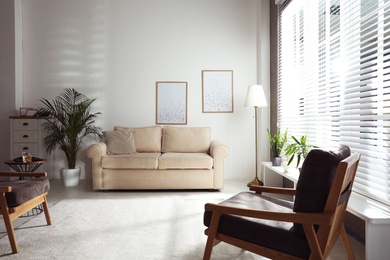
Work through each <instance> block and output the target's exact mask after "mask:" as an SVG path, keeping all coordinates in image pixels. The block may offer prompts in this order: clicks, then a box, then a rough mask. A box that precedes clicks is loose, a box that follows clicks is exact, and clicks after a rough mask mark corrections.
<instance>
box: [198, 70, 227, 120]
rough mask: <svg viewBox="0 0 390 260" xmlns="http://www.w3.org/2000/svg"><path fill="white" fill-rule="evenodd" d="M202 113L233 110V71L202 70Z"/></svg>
mask: <svg viewBox="0 0 390 260" xmlns="http://www.w3.org/2000/svg"><path fill="white" fill-rule="evenodd" d="M202 99H203V104H202V109H203V113H232V112H233V71H232V70H202Z"/></svg>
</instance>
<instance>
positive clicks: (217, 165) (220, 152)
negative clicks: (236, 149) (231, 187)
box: [210, 140, 229, 189]
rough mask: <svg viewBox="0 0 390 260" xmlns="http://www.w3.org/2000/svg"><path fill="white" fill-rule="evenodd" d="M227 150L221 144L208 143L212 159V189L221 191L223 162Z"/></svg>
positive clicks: (227, 153)
mask: <svg viewBox="0 0 390 260" xmlns="http://www.w3.org/2000/svg"><path fill="white" fill-rule="evenodd" d="M228 155H229V149H228V148H227V146H226V145H224V144H223V143H222V142H220V141H217V140H213V141H211V143H210V156H211V157H213V159H214V189H223V179H224V177H223V173H224V160H225V158H226V157H227V156H228Z"/></svg>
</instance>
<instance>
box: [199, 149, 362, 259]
mask: <svg viewBox="0 0 390 260" xmlns="http://www.w3.org/2000/svg"><path fill="white" fill-rule="evenodd" d="M359 160H360V155H359V154H356V153H355V154H353V155H350V150H349V148H348V147H346V146H341V147H339V148H338V149H337V150H336V151H329V150H328V151H327V150H321V149H314V150H312V151H311V152H310V153H309V154H308V156H307V158H306V160H305V161H304V164H303V166H302V169H301V173H300V177H299V180H298V183H297V188H296V190H295V189H284V188H272V187H261V186H252V187H251V190H252V191H255V192H242V193H239V194H237V195H235V196H233V197H232V198H229V199H227V200H225V201H223V202H221V203H220V204H206V205H205V213H204V224H205V226H207V227H208V228H207V229H206V231H205V233H206V235H207V236H208V239H207V244H206V248H205V252H204V258H203V259H210V257H211V253H212V249H213V246H214V245H216V244H218V243H219V242H221V241H223V242H226V243H228V244H231V245H234V246H237V247H240V248H243V249H245V250H248V251H251V252H253V253H256V254H259V255H262V256H264V257H267V258H271V259H326V257H327V256H328V255H329V254H330V252H331V250H332V248H333V246H334V244H335V243H336V241H337V239H338V237H340V238H341V241H342V243H343V246H344V249H345V251H346V253H347V256H348V259H354V254H353V251H352V248H351V246H350V243H349V240H348V237H347V233H346V230H345V227H344V223H343V220H344V216H345V213H346V209H347V204H348V200H349V196H350V194H351V189H352V185H353V181H354V178H355V174H356V170H357V167H358V164H359ZM263 192H267V193H279V194H290V195H295V200H294V202H288V201H284V200H280V199H276V198H273V197H271V196H265V195H262V193H263Z"/></svg>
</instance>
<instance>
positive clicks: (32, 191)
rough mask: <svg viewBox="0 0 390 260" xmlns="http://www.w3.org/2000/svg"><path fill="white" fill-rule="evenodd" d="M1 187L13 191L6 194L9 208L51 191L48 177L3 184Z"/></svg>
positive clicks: (0, 184)
mask: <svg viewBox="0 0 390 260" xmlns="http://www.w3.org/2000/svg"><path fill="white" fill-rule="evenodd" d="M0 186H11V187H12V191H11V192H7V193H6V194H5V196H6V200H7V203H8V207H16V206H18V205H20V204H23V203H24V202H26V201H28V200H30V199H32V198H35V197H36V196H38V195H41V194H43V193H45V192H47V191H49V190H50V182H49V179H48V178H47V177H44V178H34V179H28V180H18V181H11V182H1V183H0Z"/></svg>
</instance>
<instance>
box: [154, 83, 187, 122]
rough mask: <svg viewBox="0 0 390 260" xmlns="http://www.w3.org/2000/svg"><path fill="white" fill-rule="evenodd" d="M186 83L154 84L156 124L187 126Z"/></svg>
mask: <svg viewBox="0 0 390 260" xmlns="http://www.w3.org/2000/svg"><path fill="white" fill-rule="evenodd" d="M187 92H188V90H187V82H177V81H158V82H156V124H166V125H185V124H187V98H188V97H187Z"/></svg>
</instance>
